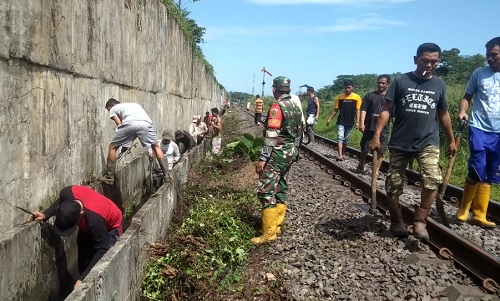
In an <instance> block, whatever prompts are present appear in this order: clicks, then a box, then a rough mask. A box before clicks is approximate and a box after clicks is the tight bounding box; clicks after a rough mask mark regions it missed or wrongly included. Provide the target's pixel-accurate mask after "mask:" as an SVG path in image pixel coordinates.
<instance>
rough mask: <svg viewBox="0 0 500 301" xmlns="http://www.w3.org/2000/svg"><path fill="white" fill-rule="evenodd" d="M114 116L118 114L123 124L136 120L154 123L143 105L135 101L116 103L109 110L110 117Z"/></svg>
mask: <svg viewBox="0 0 500 301" xmlns="http://www.w3.org/2000/svg"><path fill="white" fill-rule="evenodd" d="M114 116H118V118H120V120H121V122H122V124H129V123H132V122H134V121H146V122H149V123H153V122H152V121H151V118H149V116H148V114H147V113H146V111H144V109H143V108H142V107H141V105H140V104H137V103H133V102H124V103H119V104H116V105H114V106H113V107H112V108H111V110H109V117H110V118H113V117H114Z"/></svg>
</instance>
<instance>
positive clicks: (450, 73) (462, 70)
mask: <svg viewBox="0 0 500 301" xmlns="http://www.w3.org/2000/svg"><path fill="white" fill-rule="evenodd" d="M484 66H485V57H484V56H483V55H481V54H475V55H472V56H468V55H460V50H459V49H457V48H452V49H450V50H443V52H442V53H441V64H440V65H439V66H438V67H437V68H436V75H437V76H440V77H442V78H443V79H444V80H445V81H446V82H447V83H450V84H465V83H467V81H468V80H469V77H470V76H471V74H472V72H473V71H474V70H475V69H476V68H478V67H484Z"/></svg>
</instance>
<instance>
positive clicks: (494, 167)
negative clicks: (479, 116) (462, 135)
mask: <svg viewBox="0 0 500 301" xmlns="http://www.w3.org/2000/svg"><path fill="white" fill-rule="evenodd" d="M469 148H470V157H469V164H468V167H469V174H468V176H469V178H471V179H472V180H474V181H476V182H489V183H493V184H498V183H500V151H499V150H500V133H491V132H485V131H483V130H480V129H478V128H474V127H469Z"/></svg>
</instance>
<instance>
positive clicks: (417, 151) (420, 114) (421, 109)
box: [370, 43, 457, 240]
mask: <svg viewBox="0 0 500 301" xmlns="http://www.w3.org/2000/svg"><path fill="white" fill-rule="evenodd" d="M440 57H441V48H439V46H438V45H436V44H434V43H424V44H422V45H420V46H419V47H418V49H417V54H416V56H414V57H413V61H414V63H415V65H416V69H415V71H413V72H408V73H405V74H402V75H400V76H398V77H396V79H395V80H394V81H393V82H392V84H391V85H390V86H389V89H388V90H387V93H386V95H385V99H386V102H385V105H384V107H383V109H382V112H380V116H379V118H378V122H377V128H376V130H375V134H374V135H373V139H372V141H371V142H370V150H371V151H379V150H380V136H381V134H382V131H383V130H384V128H385V126H386V125H387V123H388V121H389V116H390V112H392V111H393V107H394V114H395V121H394V125H393V128H392V133H391V138H390V141H389V152H390V157H389V163H390V165H389V171H388V173H387V178H386V182H385V184H386V189H385V190H386V192H387V196H388V197H389V213H390V215H391V228H390V229H391V231H392V233H393V234H394V235H395V236H397V237H406V236H408V230H407V229H406V227H405V224H404V223H403V218H402V208H401V206H400V205H399V196H400V195H401V194H402V193H403V177H404V174H405V170H406V166H407V165H408V162H409V161H410V159H411V158H412V157H413V156H415V158H416V159H417V161H418V162H419V164H420V173H421V177H422V180H421V182H422V192H421V197H420V205H419V206H415V214H414V217H413V235H414V236H415V237H416V238H418V239H422V240H426V239H429V233H428V232H427V229H426V219H427V216H429V213H430V211H431V205H432V202H434V200H435V199H436V196H437V190H438V186H439V184H440V183H441V181H442V177H441V170H440V167H439V124H440V125H441V127H442V129H443V132H444V134H445V135H446V138H447V140H448V148H449V155H450V156H455V154H456V151H457V149H456V146H455V139H454V137H453V130H452V127H451V118H450V115H449V113H448V101H447V99H446V86H445V84H444V82H443V80H442V79H440V78H438V77H436V76H434V75H433V72H434V70H435V69H436V67H437V66H438V64H439V60H440ZM438 121H439V122H438Z"/></svg>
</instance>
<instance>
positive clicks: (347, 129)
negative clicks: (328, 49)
mask: <svg viewBox="0 0 500 301" xmlns="http://www.w3.org/2000/svg"><path fill="white" fill-rule="evenodd" d="M353 90H354V83H353V82H352V80H346V81H344V93H342V94H340V95H339V96H337V98H336V99H335V104H334V105H333V112H332V114H331V115H330V117H328V121H327V122H326V125H327V126H329V125H330V122H331V121H332V119H333V117H335V115H337V113H338V114H339V117H338V118H337V139H338V150H339V155H338V157H337V161H344V155H345V148H346V147H347V142H348V141H349V137H350V136H351V132H352V128H353V126H356V127H359V118H360V117H359V115H360V113H359V110H360V109H361V103H362V100H361V97H360V96H359V95H358V94H356V93H354V92H352V91H353Z"/></svg>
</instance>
